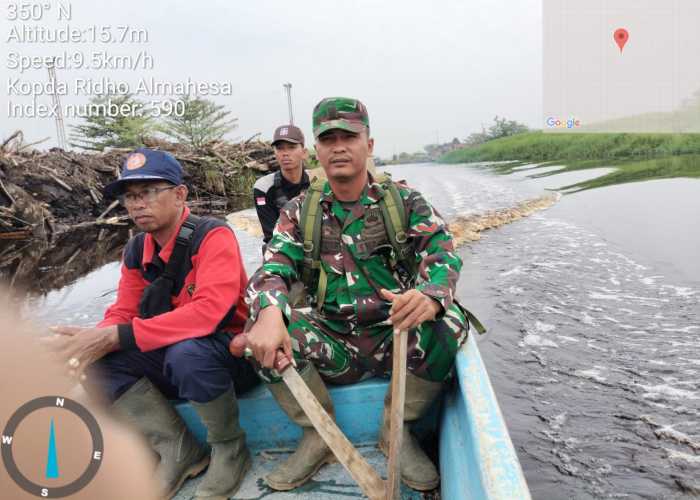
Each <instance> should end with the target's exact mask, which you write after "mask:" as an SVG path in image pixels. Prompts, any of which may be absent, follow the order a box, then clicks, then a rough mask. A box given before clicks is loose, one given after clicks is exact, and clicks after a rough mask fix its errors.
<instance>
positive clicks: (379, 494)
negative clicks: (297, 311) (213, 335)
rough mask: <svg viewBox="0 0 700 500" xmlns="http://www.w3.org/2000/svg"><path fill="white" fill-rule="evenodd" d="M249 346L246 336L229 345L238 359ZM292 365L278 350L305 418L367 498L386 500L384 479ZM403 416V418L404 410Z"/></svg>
mask: <svg viewBox="0 0 700 500" xmlns="http://www.w3.org/2000/svg"><path fill="white" fill-rule="evenodd" d="M247 343H248V340H247V335H246V334H245V333H242V334H239V335H236V336H235V337H234V339H233V340H232V341H231V344H230V346H229V349H230V351H231V354H233V355H234V356H237V357H241V356H242V355H244V354H246V355H248V353H246V345H247ZM291 364H292V363H291V361H290V360H289V358H287V356H286V355H285V354H284V353H283V352H282V351H277V357H276V359H275V369H276V370H277V371H278V372H279V374H280V375H281V377H282V380H283V381H284V383H285V384H287V387H288V388H289V390H290V391H291V393H292V394H293V395H294V397H295V398H296V400H297V402H298V403H299V406H301V408H302V409H303V410H304V413H306V416H307V417H309V420H310V421H311V423H312V424H313V426H314V428H315V429H316V431H317V432H318V434H319V435H320V436H321V438H323V440H324V441H325V442H326V444H327V445H328V447H329V448H330V449H331V451H332V452H333V454H334V455H335V456H336V458H337V459H338V461H339V462H340V463H341V464H343V466H344V467H345V468H346V469H347V470H348V472H349V473H350V475H351V476H352V478H353V479H354V480H355V482H357V484H358V485H359V486H360V488H361V489H362V491H363V492H364V493H365V495H367V496H368V497H369V498H370V499H371V500H383V499H384V498H385V487H384V481H383V480H382V478H381V477H380V476H379V474H377V472H376V471H375V470H374V469H373V468H372V467H371V466H370V465H369V464H368V463H367V461H366V460H365V459H364V458H363V457H362V455H360V452H358V451H357V450H356V449H355V447H354V446H353V445H352V443H350V441H349V440H348V438H347V437H345V434H343V432H342V431H341V430H340V429H339V428H338V426H337V425H336V423H335V422H334V421H333V419H332V418H331V417H330V416H329V415H328V413H327V412H326V410H325V409H324V408H323V406H321V403H319V402H318V399H316V396H314V394H313V392H311V390H310V389H309V387H308V386H307V385H306V382H304V379H302V378H301V376H300V375H299V374H298V373H297V371H296V370H295V369H291V370H289V369H288V368H289V367H290V366H291ZM404 368H405V360H404ZM402 408H403V405H402ZM401 414H402V415H403V410H402V411H401Z"/></svg>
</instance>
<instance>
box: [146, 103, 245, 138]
mask: <svg viewBox="0 0 700 500" xmlns="http://www.w3.org/2000/svg"><path fill="white" fill-rule="evenodd" d="M224 108H225V106H223V105H220V104H216V103H215V102H213V101H209V100H207V99H202V98H201V97H195V98H191V97H190V96H189V95H184V96H181V97H180V98H179V99H176V100H174V101H172V102H171V103H169V105H168V106H167V110H168V111H169V112H168V113H165V114H164V123H163V124H162V125H161V126H160V127H159V130H160V131H161V132H162V133H164V134H165V135H166V136H168V137H169V138H170V139H173V140H174V141H175V142H180V143H184V144H189V145H190V146H193V147H195V148H198V147H201V146H202V145H204V144H206V143H207V142H211V141H215V140H218V139H221V138H222V137H223V136H224V135H225V134H227V133H228V132H230V131H231V130H233V129H235V128H236V127H237V126H238V125H237V123H236V122H237V121H238V118H229V115H230V114H231V112H230V111H225V110H224Z"/></svg>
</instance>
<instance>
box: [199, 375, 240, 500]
mask: <svg viewBox="0 0 700 500" xmlns="http://www.w3.org/2000/svg"><path fill="white" fill-rule="evenodd" d="M190 403H191V404H192V406H193V407H194V409H195V410H196V412H197V414H198V415H199V417H200V418H201V419H202V423H204V425H205V426H206V428H207V442H208V443H209V444H210V445H211V450H212V451H211V461H210V463H209V468H208V469H207V473H206V474H205V475H204V479H203V480H202V482H201V483H199V486H198V487H197V491H196V492H195V495H194V500H226V499H227V498H229V497H231V496H233V495H234V494H235V493H236V491H237V490H238V487H239V486H240V484H241V481H242V480H243V477H244V476H245V474H246V472H248V470H250V466H251V463H252V462H251V458H250V451H248V447H247V446H246V443H245V432H244V431H243V429H241V426H240V424H239V423H238V401H237V400H236V393H235V392H234V389H233V385H232V386H231V387H230V388H229V389H228V390H227V391H226V392H225V393H224V394H222V395H221V396H219V397H218V398H216V399H215V400H213V401H209V402H208V403H196V402H194V401H190Z"/></svg>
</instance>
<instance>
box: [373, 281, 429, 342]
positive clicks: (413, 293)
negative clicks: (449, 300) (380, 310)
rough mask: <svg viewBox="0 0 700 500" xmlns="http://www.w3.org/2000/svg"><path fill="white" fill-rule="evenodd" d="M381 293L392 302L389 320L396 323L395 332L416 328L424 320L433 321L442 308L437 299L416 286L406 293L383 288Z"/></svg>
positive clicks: (393, 323)
mask: <svg viewBox="0 0 700 500" xmlns="http://www.w3.org/2000/svg"><path fill="white" fill-rule="evenodd" d="M380 293H381V295H382V297H383V298H384V299H385V300H388V301H389V302H391V303H392V305H391V311H390V316H389V321H391V324H392V325H394V333H398V332H399V331H402V330H409V329H411V328H415V327H416V326H418V325H420V324H421V323H423V322H424V321H432V320H434V319H435V316H437V315H438V313H439V312H440V311H441V310H442V306H441V305H440V304H439V303H438V302H437V301H436V300H435V299H433V298H431V297H428V296H427V295H425V294H423V293H422V292H419V291H418V290H416V289H415V288H413V289H411V290H408V291H407V292H405V293H392V292H390V291H389V290H385V289H382V290H381V291H380Z"/></svg>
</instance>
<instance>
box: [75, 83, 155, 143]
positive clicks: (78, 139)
mask: <svg viewBox="0 0 700 500" xmlns="http://www.w3.org/2000/svg"><path fill="white" fill-rule="evenodd" d="M85 115H86V116H85V117H84V119H85V123H84V124H82V125H73V126H72V127H71V128H72V129H73V133H72V134H71V145H72V146H76V147H79V148H82V149H89V150H93V151H103V150H104V149H105V148H108V147H116V148H136V147H139V146H143V139H144V138H145V137H148V136H149V135H151V134H152V132H153V128H154V125H153V120H152V118H151V116H150V115H149V112H148V109H147V108H145V106H144V104H143V103H142V102H140V101H138V100H137V99H134V97H133V96H132V95H131V94H124V95H110V94H105V95H98V96H95V97H93V98H92V99H91V100H90V103H89V104H88V106H87V108H86V112H85Z"/></svg>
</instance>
